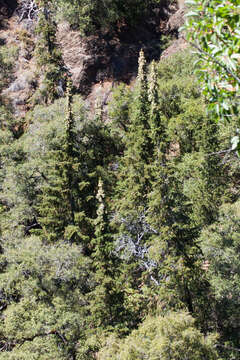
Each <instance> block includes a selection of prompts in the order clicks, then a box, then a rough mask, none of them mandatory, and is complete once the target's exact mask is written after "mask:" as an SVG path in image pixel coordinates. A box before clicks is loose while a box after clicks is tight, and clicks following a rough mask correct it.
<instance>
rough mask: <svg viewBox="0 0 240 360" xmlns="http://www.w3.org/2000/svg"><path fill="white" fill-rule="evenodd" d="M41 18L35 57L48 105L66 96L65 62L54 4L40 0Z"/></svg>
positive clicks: (38, 25) (39, 18)
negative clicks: (58, 39) (53, 13)
mask: <svg viewBox="0 0 240 360" xmlns="http://www.w3.org/2000/svg"><path fill="white" fill-rule="evenodd" d="M37 3H38V7H39V17H38V23H37V28H36V32H37V34H38V36H39V38H38V42H37V46H36V50H35V55H36V58H37V65H38V67H39V70H40V74H41V75H42V76H43V82H42V85H41V89H40V91H41V95H42V98H43V99H44V101H45V102H46V103H51V102H52V101H53V100H54V99H56V98H58V97H60V96H63V95H64V87H65V77H64V73H65V72H66V69H65V68H64V62H63V59H62V55H61V51H60V49H59V46H58V45H57V40H56V31H57V26H56V23H55V22H54V20H53V15H52V6H53V4H52V2H50V1H49V0H38V1H37Z"/></svg>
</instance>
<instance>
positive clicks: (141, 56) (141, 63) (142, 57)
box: [138, 49, 147, 82]
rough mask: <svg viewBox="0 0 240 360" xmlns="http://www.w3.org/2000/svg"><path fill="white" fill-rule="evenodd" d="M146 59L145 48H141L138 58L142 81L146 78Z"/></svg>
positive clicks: (140, 80) (139, 78) (139, 77)
mask: <svg viewBox="0 0 240 360" xmlns="http://www.w3.org/2000/svg"><path fill="white" fill-rule="evenodd" d="M146 67H147V65H146V59H145V55H144V51H143V49H141V50H140V53H139V58H138V81H139V82H142V81H145V80H146Z"/></svg>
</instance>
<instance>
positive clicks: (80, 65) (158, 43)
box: [58, 1, 177, 95]
mask: <svg viewBox="0 0 240 360" xmlns="http://www.w3.org/2000/svg"><path fill="white" fill-rule="evenodd" d="M162 4H163V3H162ZM176 9H177V7H176V3H175V4H173V3H171V2H169V1H165V6H163V5H161V7H159V8H157V9H155V11H153V15H152V17H151V18H149V19H146V21H145V23H143V24H141V25H139V26H138V28H134V29H130V28H128V27H127V26H126V24H121V26H119V28H118V29H116V30H115V32H114V33H113V32H112V33H109V32H106V33H101V34H98V35H94V36H90V37H87V38H82V37H81V36H80V34H79V32H78V31H77V30H71V29H70V27H69V25H68V24H66V23H65V24H60V25H59V27H58V42H59V44H60V46H61V48H62V53H63V58H64V62H65V64H66V66H67V67H68V69H69V71H70V73H72V76H73V82H74V85H75V86H76V88H77V89H78V91H79V92H81V93H82V94H84V95H87V94H88V93H89V91H90V89H91V87H92V86H93V85H94V84H96V83H101V82H103V81H112V80H114V81H116V82H118V81H124V82H126V83H129V82H130V81H131V80H132V79H133V78H134V77H135V76H136V72H137V66H138V54H139V51H140V49H141V48H143V50H144V52H145V56H146V58H147V59H148V60H149V61H150V60H153V59H159V58H160V55H161V53H162V51H163V49H164V46H165V42H164V41H165V40H164V41H163V40H162V35H163V34H165V35H166V33H168V34H169V33H171V31H170V30H167V31H166V26H167V25H166V24H167V22H168V20H169V17H170V16H171V14H173V13H174V12H175V11H176ZM165 39H166V37H165Z"/></svg>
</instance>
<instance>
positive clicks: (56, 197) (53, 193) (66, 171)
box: [38, 82, 90, 241]
mask: <svg viewBox="0 0 240 360" xmlns="http://www.w3.org/2000/svg"><path fill="white" fill-rule="evenodd" d="M48 157H49V158H48V161H49V164H50V165H49V176H48V178H47V182H46V184H45V185H44V186H43V188H42V194H41V196H40V199H39V200H40V204H39V206H38V211H39V214H40V218H39V220H38V221H39V223H40V225H41V226H42V229H43V234H44V236H45V237H47V238H48V240H50V241H53V240H57V239H58V238H66V239H69V240H75V241H76V240H77V239H79V238H80V239H82V240H84V241H87V239H88V230H89V222H90V221H88V220H89V219H88V217H87V216H86V214H85V212H84V205H83V204H84V202H85V205H86V202H87V201H85V198H84V192H85V189H86V187H87V186H88V181H86V178H83V177H82V174H81V164H80V163H79V158H80V156H79V154H78V152H77V150H76V134H75V126H74V119H73V114H72V94H71V85H70V82H69V83H68V87H67V106H66V120H65V131H64V139H63V144H62V146H61V147H60V148H59V149H57V150H53V151H51V152H50V154H49V156H48ZM87 196H88V194H87V193H85V197H87Z"/></svg>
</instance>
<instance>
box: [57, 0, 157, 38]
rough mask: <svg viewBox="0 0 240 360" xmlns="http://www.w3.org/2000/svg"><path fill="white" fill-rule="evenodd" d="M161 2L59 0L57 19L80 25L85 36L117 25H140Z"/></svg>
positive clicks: (137, 0)
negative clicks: (147, 13)
mask: <svg viewBox="0 0 240 360" xmlns="http://www.w3.org/2000/svg"><path fill="white" fill-rule="evenodd" d="M160 2H161V0H148V1H141V0H128V1H124V2H123V1H121V0H105V1H103V0H94V1H93V0H91V1H90V0H74V1H72V0H71V1H69V0H68V1H66V0H65V1H63V0H58V3H59V4H58V9H57V17H58V18H63V19H66V20H68V21H69V23H70V24H72V25H78V26H79V29H80V31H81V32H82V33H83V34H87V35H89V34H91V33H94V32H96V31H99V30H106V29H107V30H109V29H113V28H114V26H115V27H116V25H117V23H118V24H121V23H127V24H128V25H130V26H133V25H135V24H136V23H139V21H140V20H141V19H143V18H144V16H146V12H147V11H148V10H149V9H151V8H152V7H154V5H157V4H159V3H160Z"/></svg>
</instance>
